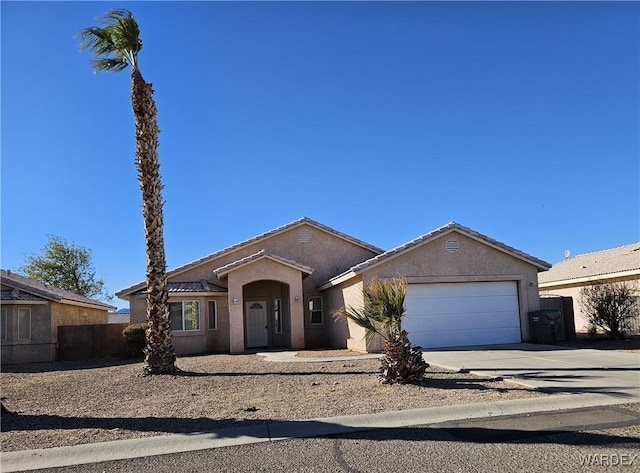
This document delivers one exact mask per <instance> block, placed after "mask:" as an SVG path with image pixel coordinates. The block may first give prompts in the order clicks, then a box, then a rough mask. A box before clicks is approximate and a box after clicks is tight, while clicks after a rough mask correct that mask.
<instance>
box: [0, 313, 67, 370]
mask: <svg viewBox="0 0 640 473" xmlns="http://www.w3.org/2000/svg"><path fill="white" fill-rule="evenodd" d="M18 309H27V310H28V311H29V312H30V316H31V317H30V319H31V336H30V338H29V339H26V340H20V339H19V336H18ZM2 310H3V311H4V310H6V314H7V334H6V338H7V340H2V342H1V344H2V354H1V356H2V363H3V364H10V363H32V362H41V361H53V360H55V356H56V340H55V338H54V337H53V336H52V334H51V316H50V303H49V302H47V303H42V304H28V303H18V304H14V303H3V304H2Z"/></svg>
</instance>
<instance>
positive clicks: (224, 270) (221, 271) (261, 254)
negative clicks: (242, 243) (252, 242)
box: [213, 250, 313, 278]
mask: <svg viewBox="0 0 640 473" xmlns="http://www.w3.org/2000/svg"><path fill="white" fill-rule="evenodd" d="M264 258H267V259H270V260H273V261H277V262H278V263H282V264H284V265H286V266H290V267H293V268H295V269H298V270H299V271H301V272H302V273H304V275H305V276H308V275H309V274H311V273H313V268H310V267H309V266H305V265H304V264H300V263H296V262H295V261H292V260H289V259H287V258H283V257H282V256H278V255H274V254H272V253H267V252H266V251H265V250H260V251H258V252H257V253H254V254H252V255H249V256H247V257H245V258H241V259H239V260H237V261H234V262H232V263H229V264H226V265H224V266H222V267H220V268H217V269H214V270H213V272H214V273H215V275H216V276H217V277H218V278H220V277H223V276H225V275H226V274H228V273H230V272H231V271H233V270H234V269H238V268H240V267H242V266H245V265H247V264H250V263H253V262H255V261H258V260H260V259H264Z"/></svg>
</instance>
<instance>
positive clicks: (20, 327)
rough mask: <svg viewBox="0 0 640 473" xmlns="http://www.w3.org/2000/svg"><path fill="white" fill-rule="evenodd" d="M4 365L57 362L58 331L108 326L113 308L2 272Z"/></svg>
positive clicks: (0, 333)
mask: <svg viewBox="0 0 640 473" xmlns="http://www.w3.org/2000/svg"><path fill="white" fill-rule="evenodd" d="M0 284H1V288H2V291H1V299H0V317H1V318H0V346H1V347H2V353H1V356H2V358H1V360H2V363H3V364H4V363H32V362H40V361H55V360H56V358H57V342H58V327H60V326H62V325H87V324H106V323H107V312H108V311H109V310H112V309H115V307H114V306H111V305H109V304H105V303H103V302H99V301H96V300H93V299H89V298H88V297H84V296H80V295H78V294H74V293H72V292H69V291H65V290H62V289H58V288H55V287H51V286H47V285H46V284H42V283H40V282H38V281H34V280H33V279H30V278H27V277H24V276H21V275H19V274H16V273H13V272H11V271H7V270H4V269H2V270H0Z"/></svg>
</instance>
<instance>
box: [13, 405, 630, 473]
mask: <svg viewBox="0 0 640 473" xmlns="http://www.w3.org/2000/svg"><path fill="white" fill-rule="evenodd" d="M631 402H634V400H633V399H628V398H626V397H612V396H610V395H602V394H557V395H552V396H548V397H542V398H529V399H517V400H510V401H499V402H488V403H477V404H463V405H454V406H443V407H433V408H427V409H411V410H404V411H395V412H381V413H378V414H368V415H353V416H342V417H331V418H326V419H309V420H299V421H285V422H273V423H270V422H268V423H265V424H260V425H255V426H247V427H235V428H227V429H219V430H216V431H212V432H201V433H193V434H175V435H164V436H160V437H147V438H139V439H132V440H116V441H113V442H103V443H94V444H84V445H76V446H71V447H56V448H48V449H42V450H25V451H18V452H6V453H3V454H2V456H1V458H0V470H1V471H2V472H4V473H9V472H16V471H29V470H39V469H44V468H55V467H63V466H72V465H83V464H89V463H99V462H105V461H114V460H125V459H131V458H140V457H147V456H155V455H163V454H171V453H182V452H189V451H196V450H206V449H212V448H221V447H230V446H235V445H246V444H252V443H259V442H269V441H277V440H284V439H288V438H308V437H323V436H327V435H336V434H346V433H350V432H358V431H366V430H373V429H386V428H402V427H411V426H416V425H433V424H439V423H443V422H448V421H455V420H466V419H481V418H487V417H502V416H509V415H515V414H527V413H534V412H550V411H551V412H552V411H560V410H566V409H579V408H584V407H595V406H607V405H615V404H628V403H631Z"/></svg>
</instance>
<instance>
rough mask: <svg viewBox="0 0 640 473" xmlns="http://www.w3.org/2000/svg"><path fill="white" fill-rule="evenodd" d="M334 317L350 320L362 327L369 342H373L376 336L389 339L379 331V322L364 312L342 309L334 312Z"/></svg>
mask: <svg viewBox="0 0 640 473" xmlns="http://www.w3.org/2000/svg"><path fill="white" fill-rule="evenodd" d="M333 316H334V317H335V318H343V319H349V320H351V321H353V323H355V324H356V325H357V326H359V327H362V328H363V329H364V330H365V338H366V339H367V340H371V339H372V338H374V337H375V336H376V335H380V336H381V337H382V338H384V339H386V338H387V337H386V336H385V334H384V333H383V332H381V331H380V330H379V329H378V323H377V321H376V320H374V319H373V318H371V317H370V316H369V314H367V313H366V312H364V311H359V310H357V309H354V308H353V307H349V308H342V309H339V310H336V311H334V312H333Z"/></svg>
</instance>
